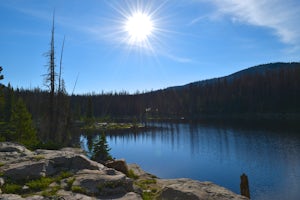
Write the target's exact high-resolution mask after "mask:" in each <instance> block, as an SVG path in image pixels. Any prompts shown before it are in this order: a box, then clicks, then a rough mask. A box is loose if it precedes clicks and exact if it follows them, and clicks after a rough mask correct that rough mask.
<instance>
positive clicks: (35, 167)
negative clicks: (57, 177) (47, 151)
mask: <svg viewBox="0 0 300 200" xmlns="http://www.w3.org/2000/svg"><path fill="white" fill-rule="evenodd" d="M48 164H49V161H38V162H30V161H25V162H21V163H16V164H11V165H9V166H7V168H6V169H4V170H3V175H4V176H5V177H9V178H10V179H11V180H16V181H19V180H28V179H38V178H41V177H43V176H45V169H46V166H47V165H48Z"/></svg>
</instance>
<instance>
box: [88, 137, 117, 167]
mask: <svg viewBox="0 0 300 200" xmlns="http://www.w3.org/2000/svg"><path fill="white" fill-rule="evenodd" d="M110 150H111V149H110V148H109V146H108V144H107V141H106V137H105V134H104V133H102V134H101V136H100V139H99V141H97V142H96V143H94V150H93V156H92V160H95V161H97V162H100V163H103V162H105V161H107V160H112V157H111V155H110V154H109V151H110Z"/></svg>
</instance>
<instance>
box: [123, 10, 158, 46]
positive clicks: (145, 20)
mask: <svg viewBox="0 0 300 200" xmlns="http://www.w3.org/2000/svg"><path fill="white" fill-rule="evenodd" d="M124 29H125V31H126V32H127V33H128V35H129V42H130V43H141V42H145V40H148V38H149V37H151V34H152V33H153V30H154V24H153V20H152V19H151V17H150V15H149V14H148V13H142V12H140V11H138V12H135V13H133V14H132V15H131V16H129V17H128V18H127V20H126V21H125V26H124Z"/></svg>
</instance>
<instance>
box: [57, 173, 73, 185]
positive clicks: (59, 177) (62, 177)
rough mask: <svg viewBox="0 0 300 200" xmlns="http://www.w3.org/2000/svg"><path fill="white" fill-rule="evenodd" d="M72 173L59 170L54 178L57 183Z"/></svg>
mask: <svg viewBox="0 0 300 200" xmlns="http://www.w3.org/2000/svg"><path fill="white" fill-rule="evenodd" d="M73 175H74V174H73V173H71V172H61V173H60V174H59V175H58V176H57V177H56V178H55V181H56V182H57V183H59V182H60V181H61V180H62V179H66V178H69V177H71V176H73Z"/></svg>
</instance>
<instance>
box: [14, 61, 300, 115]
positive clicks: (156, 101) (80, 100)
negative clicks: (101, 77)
mask: <svg viewBox="0 0 300 200" xmlns="http://www.w3.org/2000/svg"><path fill="white" fill-rule="evenodd" d="M99 87H101V86H99ZM18 94H19V95H20V96H22V97H23V99H24V100H25V102H26V103H27V104H28V107H29V110H30V111H31V112H32V114H33V116H34V117H38V115H39V113H40V111H44V110H45V108H44V106H43V103H42V102H43V100H42V99H43V96H45V93H44V92H42V91H39V90H35V91H19V92H18ZM71 108H72V112H73V115H74V117H75V119H76V118H77V119H78V118H80V117H82V116H85V115H87V114H88V115H91V113H87V110H91V108H92V111H93V113H92V115H93V116H94V117H106V116H109V117H111V118H124V117H130V118H132V117H135V118H137V119H145V118H146V117H154V118H170V117H171V118H178V117H185V118H192V119H198V118H201V117H205V116H218V117H222V116H223V117H227V116H242V115H243V116H245V115H247V116H248V115H249V116H252V117H253V116H258V114H259V115H267V116H269V117H270V116H271V117H272V116H274V117H276V116H278V115H280V116H282V115H284V116H293V115H294V114H298V116H299V113H300V63H272V64H265V65H259V66H255V67H251V68H248V69H245V70H242V71H239V72H237V73H234V74H231V75H229V76H225V77H221V78H215V79H209V80H204V81H199V82H194V83H190V84H187V85H184V86H178V87H170V88H167V89H164V90H158V91H152V92H147V93H142V94H134V95H130V94H128V93H126V92H123V93H115V94H113V93H106V94H97V95H94V94H93V95H73V96H72V97H71ZM88 108H89V109H88Z"/></svg>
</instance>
